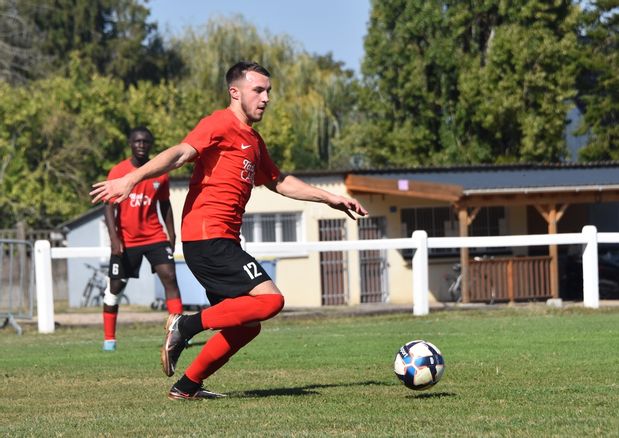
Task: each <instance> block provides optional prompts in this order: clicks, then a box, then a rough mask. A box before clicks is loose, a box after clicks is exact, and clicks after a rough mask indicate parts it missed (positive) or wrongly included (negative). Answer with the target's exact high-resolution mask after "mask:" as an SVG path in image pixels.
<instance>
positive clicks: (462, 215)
mask: <svg viewBox="0 0 619 438" xmlns="http://www.w3.org/2000/svg"><path fill="white" fill-rule="evenodd" d="M468 221H469V212H468V210H467V209H466V208H458V223H459V225H460V227H459V228H460V237H466V236H468V234H469V226H468ZM460 268H461V271H460V272H461V273H462V282H461V283H460V289H461V291H462V302H463V303H468V302H470V301H471V298H470V291H469V249H468V248H460Z"/></svg>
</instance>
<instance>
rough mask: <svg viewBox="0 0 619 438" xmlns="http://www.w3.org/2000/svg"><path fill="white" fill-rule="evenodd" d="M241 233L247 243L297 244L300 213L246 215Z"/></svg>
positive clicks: (299, 233) (299, 234) (299, 232)
mask: <svg viewBox="0 0 619 438" xmlns="http://www.w3.org/2000/svg"><path fill="white" fill-rule="evenodd" d="M241 233H242V234H243V236H244V237H245V240H246V241H247V242H297V241H299V240H300V236H301V213H259V214H246V215H245V216H244V217H243V225H242V227H241Z"/></svg>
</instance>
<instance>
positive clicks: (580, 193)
mask: <svg viewBox="0 0 619 438" xmlns="http://www.w3.org/2000/svg"><path fill="white" fill-rule="evenodd" d="M393 176H394V175H391V176H389V175H386V176H373V175H367V174H366V175H363V174H354V173H351V174H348V175H347V176H346V180H345V184H346V187H347V189H348V191H349V192H351V193H369V194H372V193H374V194H389V195H395V196H404V197H411V198H416V199H424V200H434V201H442V202H446V203H449V204H451V205H452V206H453V208H454V209H455V211H456V213H457V217H458V223H459V235H460V236H463V237H464V236H468V234H469V226H470V225H471V224H472V223H473V221H474V220H475V217H476V216H477V213H478V212H479V210H480V209H481V208H483V207H495V206H501V207H505V206H532V207H534V208H535V209H536V210H537V211H538V212H539V213H540V214H541V216H542V217H543V218H544V219H545V221H546V223H547V225H548V234H555V233H557V224H558V223H559V221H560V220H561V218H562V217H563V214H564V213H565V211H566V209H567V208H568V207H569V206H570V205H571V204H579V203H602V202H615V201H619V184H613V183H610V184H593V185H563V186H553V185H552V183H553V181H548V184H547V185H545V186H541V187H540V186H537V187H526V186H524V185H525V184H526V181H521V182H520V185H522V186H524V187H496V188H465V187H464V186H462V185H458V184H450V183H442V182H436V181H427V180H415V179H414V175H413V178H408V175H407V174H403V175H402V177H403V178H399V177H397V178H394V177H393ZM549 256H550V291H551V296H552V297H553V298H558V297H559V262H558V249H557V246H556V245H551V246H550V248H549ZM460 261H461V265H462V276H463V278H462V301H463V302H465V303H466V302H469V300H470V296H469V281H468V280H469V264H470V260H469V250H468V248H461V249H460Z"/></svg>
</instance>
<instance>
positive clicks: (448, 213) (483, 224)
mask: <svg viewBox="0 0 619 438" xmlns="http://www.w3.org/2000/svg"><path fill="white" fill-rule="evenodd" d="M401 223H402V235H403V236H407V237H410V236H411V235H412V234H413V231H415V230H425V231H426V233H428V237H452V236H458V235H459V233H458V228H459V225H458V218H457V217H456V215H455V212H454V210H453V209H452V208H451V207H423V208H403V209H401ZM504 224H505V208H503V207H483V208H481V209H480V210H479V212H478V213H477V216H476V217H475V220H474V221H473V223H472V224H471V226H470V227H469V236H499V235H502V234H505V229H504V228H505V226H504ZM504 251H505V248H471V250H470V252H471V254H476V253H489V252H504ZM458 253H459V249H458V248H431V249H430V254H431V255H450V256H451V255H457V254H458ZM410 255H411V256H412V252H411V254H410ZM406 256H407V255H406V254H405V257H406Z"/></svg>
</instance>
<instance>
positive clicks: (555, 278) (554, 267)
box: [548, 204, 559, 298]
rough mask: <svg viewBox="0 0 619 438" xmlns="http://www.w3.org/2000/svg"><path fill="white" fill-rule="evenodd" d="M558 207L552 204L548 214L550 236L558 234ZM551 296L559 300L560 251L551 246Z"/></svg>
mask: <svg viewBox="0 0 619 438" xmlns="http://www.w3.org/2000/svg"><path fill="white" fill-rule="evenodd" d="M557 222H558V221H557V207H556V205H554V204H552V205H551V206H550V211H549V212H548V234H557ZM548 253H549V254H550V294H551V295H552V297H553V298H559V250H558V247H557V245H550V247H549V248H548Z"/></svg>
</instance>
